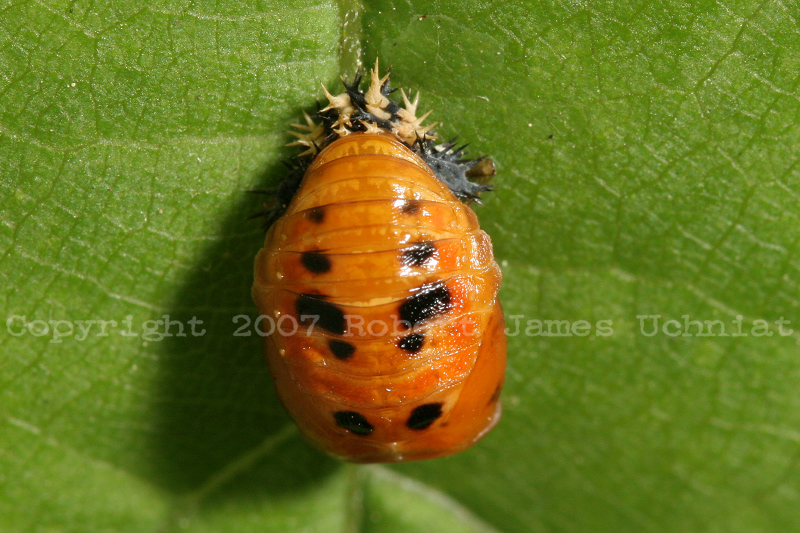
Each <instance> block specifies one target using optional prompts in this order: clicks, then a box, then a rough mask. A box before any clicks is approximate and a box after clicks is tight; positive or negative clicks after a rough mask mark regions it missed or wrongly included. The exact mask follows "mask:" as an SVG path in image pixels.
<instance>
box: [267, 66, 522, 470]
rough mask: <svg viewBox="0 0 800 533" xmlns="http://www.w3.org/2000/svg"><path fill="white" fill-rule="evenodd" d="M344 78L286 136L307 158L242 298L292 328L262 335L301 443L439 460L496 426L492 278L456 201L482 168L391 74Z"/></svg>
mask: <svg viewBox="0 0 800 533" xmlns="http://www.w3.org/2000/svg"><path fill="white" fill-rule="evenodd" d="M360 81H361V78H360V76H356V79H355V81H354V82H353V83H352V84H347V83H345V88H346V91H345V92H344V93H342V94H340V95H336V96H334V95H332V94H330V93H329V92H328V91H327V90H325V94H326V96H327V98H328V100H329V105H328V106H326V107H324V108H322V109H321V110H320V111H319V112H318V113H317V115H316V116H315V117H310V116H308V115H306V122H307V124H306V125H303V126H297V128H298V130H299V131H298V132H295V136H296V137H297V138H298V139H297V141H295V142H294V143H292V144H295V145H301V146H304V147H305V148H306V150H305V151H304V152H303V154H302V155H301V156H299V157H298V159H297V162H296V164H294V165H292V169H291V172H290V173H289V175H288V176H287V177H286V179H285V180H284V181H283V182H282V183H281V186H280V188H279V190H278V191H277V200H276V202H275V204H273V206H272V208H270V209H268V210H267V211H266V212H265V215H266V216H267V224H268V231H267V236H266V240H265V243H264V247H263V248H262V249H261V250H260V252H259V253H258V256H257V257H256V261H255V282H254V284H253V299H254V300H255V302H256V304H257V305H258V308H259V311H260V312H261V314H262V315H264V316H265V317H269V318H270V320H272V321H275V322H277V323H279V324H280V323H282V324H283V325H284V326H286V325H287V324H289V325H290V327H282V328H277V329H276V331H275V332H274V333H273V334H272V335H270V336H268V337H265V338H264V349H265V352H266V356H267V362H268V364H269V368H270V371H271V374H272V378H273V380H274V384H275V388H276V390H277V393H278V396H279V397H280V399H281V401H282V402H283V404H284V406H285V407H286V410H287V411H288V412H289V414H290V415H291V416H292V418H293V419H294V420H295V422H296V423H297V425H298V427H299V428H300V430H301V432H302V433H303V435H305V437H306V438H307V439H308V440H309V441H310V442H311V443H313V444H314V445H315V446H317V447H318V448H320V449H321V450H323V451H325V452H327V453H329V454H331V455H333V456H335V457H338V458H340V459H343V460H346V461H352V462H361V463H369V462H396V461H410V460H419V459H430V458H435V457H442V456H446V455H450V454H452V453H455V452H458V451H461V450H463V449H465V448H468V447H469V446H472V445H473V444H474V443H476V442H477V441H478V440H479V439H481V438H482V437H483V436H484V435H485V434H486V433H487V432H488V431H489V430H490V429H491V428H492V427H494V425H495V424H496V423H497V422H498V420H499V419H500V413H501V404H500V391H501V388H502V385H503V379H504V375H505V366H506V338H505V323H504V319H503V311H502V307H501V305H500V302H499V300H498V297H497V293H498V290H499V287H500V280H501V273H500V269H499V267H498V265H497V263H496V262H495V260H494V258H493V254H492V244H491V240H490V239H489V236H488V235H487V234H486V233H485V232H484V231H482V230H481V229H480V228H479V226H478V220H477V217H476V216H475V214H474V212H473V211H472V209H471V208H470V207H469V206H468V205H466V204H465V203H464V202H463V201H462V200H466V201H470V200H476V199H477V198H478V196H479V194H480V193H482V192H484V191H486V190H488V189H489V187H488V186H486V185H484V184H482V183H479V182H477V181H473V180H474V179H475V178H479V179H482V178H485V177H487V176H490V175H491V174H493V173H494V166H493V165H492V164H491V162H490V161H489V160H487V159H478V160H468V159H465V158H464V157H463V155H464V154H463V148H455V145H454V143H452V142H451V143H446V144H444V145H436V144H435V138H436V137H435V133H434V132H433V131H432V126H422V125H421V124H422V122H423V120H424V118H425V116H427V115H425V116H423V117H421V118H417V117H416V107H417V99H418V95H417V99H415V100H414V101H413V102H412V101H410V100H409V98H408V97H407V96H406V94H405V93H402V98H403V103H404V105H403V106H402V107H401V106H400V105H398V104H397V103H396V102H395V101H393V100H392V99H390V98H389V95H390V94H391V93H392V92H393V91H392V90H391V89H390V88H389V75H388V74H387V75H386V76H384V77H380V76H379V74H378V65H377V63H376V66H375V69H374V70H373V71H372V72H371V79H370V84H369V88H368V89H366V90H362V89H361V88H360V87H359V85H360Z"/></svg>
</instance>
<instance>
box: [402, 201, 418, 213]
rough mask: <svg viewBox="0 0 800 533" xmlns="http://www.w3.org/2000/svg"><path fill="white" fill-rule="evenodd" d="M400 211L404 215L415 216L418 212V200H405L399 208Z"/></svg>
mask: <svg viewBox="0 0 800 533" xmlns="http://www.w3.org/2000/svg"><path fill="white" fill-rule="evenodd" d="M400 211H402V212H403V213H405V214H406V215H414V214H416V213H417V211H419V200H406V202H405V203H404V204H403V205H402V206H400Z"/></svg>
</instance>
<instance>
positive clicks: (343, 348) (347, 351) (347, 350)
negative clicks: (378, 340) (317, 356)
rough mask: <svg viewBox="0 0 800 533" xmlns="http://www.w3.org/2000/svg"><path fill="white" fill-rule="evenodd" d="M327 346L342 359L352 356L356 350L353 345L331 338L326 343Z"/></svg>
mask: <svg viewBox="0 0 800 533" xmlns="http://www.w3.org/2000/svg"><path fill="white" fill-rule="evenodd" d="M328 347H329V348H330V349H331V352H332V353H333V355H335V356H336V358H337V359H341V360H342V361H346V360H348V359H350V358H351V357H352V356H353V353H355V351H356V347H355V346H353V345H352V344H350V343H349V342H344V341H337V340H332V341H330V342H329V343H328Z"/></svg>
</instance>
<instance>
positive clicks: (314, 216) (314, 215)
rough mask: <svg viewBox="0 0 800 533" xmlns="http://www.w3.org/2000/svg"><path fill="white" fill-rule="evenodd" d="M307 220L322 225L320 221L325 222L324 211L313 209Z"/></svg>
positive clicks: (319, 208)
mask: <svg viewBox="0 0 800 533" xmlns="http://www.w3.org/2000/svg"><path fill="white" fill-rule="evenodd" d="M308 218H310V219H311V222H313V223H315V224H322V221H323V220H325V210H324V209H323V208H321V207H314V208H313V209H311V211H309V212H308Z"/></svg>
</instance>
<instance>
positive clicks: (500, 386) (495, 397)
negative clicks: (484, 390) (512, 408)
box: [487, 383, 503, 405]
mask: <svg viewBox="0 0 800 533" xmlns="http://www.w3.org/2000/svg"><path fill="white" fill-rule="evenodd" d="M501 390H503V384H502V383H498V384H497V387H495V389H494V392H493V393H492V396H491V398H489V402H488V404H487V405H491V404H493V403H494V402H496V401H497V400H499V399H500V391H501Z"/></svg>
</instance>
